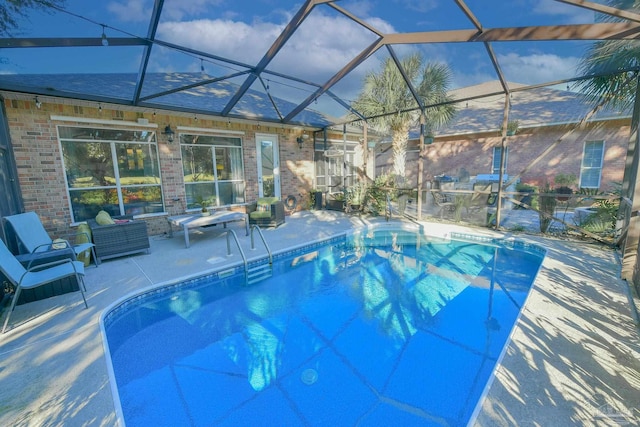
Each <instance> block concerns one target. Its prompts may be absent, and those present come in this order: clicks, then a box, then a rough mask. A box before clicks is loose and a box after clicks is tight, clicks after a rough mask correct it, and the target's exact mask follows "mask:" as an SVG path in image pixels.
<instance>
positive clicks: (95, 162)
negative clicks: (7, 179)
mask: <svg viewBox="0 0 640 427" xmlns="http://www.w3.org/2000/svg"><path fill="white" fill-rule="evenodd" d="M58 132H59V135H60V143H61V145H62V156H63V162H64V169H65V174H66V179H67V191H68V192H69V200H70V203H71V212H72V217H73V220H74V221H84V220H86V219H89V218H93V217H95V216H96V215H97V214H98V212H99V211H100V210H105V211H107V212H109V214H111V215H139V214H145V213H155V212H163V211H164V204H163V200H162V186H161V180H160V167H159V163H158V147H157V145H156V134H155V132H154V131H147V130H143V131H134V130H122V129H98V128H88V127H67V126H64V127H63V126H60V127H59V128H58Z"/></svg>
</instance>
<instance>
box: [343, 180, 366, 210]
mask: <svg viewBox="0 0 640 427" xmlns="http://www.w3.org/2000/svg"><path fill="white" fill-rule="evenodd" d="M365 195H366V189H365V187H364V185H362V184H360V183H359V184H356V185H354V186H352V187H349V188H348V189H347V203H348V204H349V207H350V209H351V210H354V211H358V210H360V208H361V207H362V205H363V203H364V199H365Z"/></svg>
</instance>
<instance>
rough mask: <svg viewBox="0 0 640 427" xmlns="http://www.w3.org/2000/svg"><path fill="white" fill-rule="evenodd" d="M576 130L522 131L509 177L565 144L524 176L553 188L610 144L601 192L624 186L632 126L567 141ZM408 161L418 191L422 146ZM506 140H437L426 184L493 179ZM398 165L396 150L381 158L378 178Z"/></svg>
mask: <svg viewBox="0 0 640 427" xmlns="http://www.w3.org/2000/svg"><path fill="white" fill-rule="evenodd" d="M571 129H573V127H571V126H549V127H540V128H533V129H520V130H519V132H518V134H516V135H514V136H510V137H508V139H507V147H508V148H507V152H508V160H507V171H506V173H507V174H508V175H509V176H515V175H518V174H520V172H521V171H523V170H524V169H525V168H527V167H529V166H530V165H531V164H532V163H533V162H534V161H536V159H538V158H539V157H540V156H542V154H543V152H544V151H545V150H546V149H547V148H548V147H549V146H550V145H551V144H553V143H554V142H555V141H557V140H558V139H559V138H561V137H563V135H564V138H563V141H562V142H560V143H559V144H558V145H557V146H555V147H554V148H553V149H552V150H551V151H550V152H549V153H547V154H546V155H545V156H544V157H543V158H542V159H541V160H540V161H538V162H537V163H536V164H535V165H534V166H533V167H531V168H530V170H528V171H526V172H525V173H523V174H522V175H521V178H520V181H521V182H523V183H527V184H531V185H536V186H540V185H542V184H543V183H544V182H548V183H549V184H551V185H553V179H554V177H555V176H556V175H558V174H561V173H562V174H574V175H575V176H576V178H578V179H579V177H580V168H581V164H582V157H583V149H584V143H585V142H586V141H595V140H604V149H605V152H604V159H603V168H602V174H601V184H600V190H601V191H607V190H610V189H613V188H614V186H615V183H618V182H622V178H623V175H624V165H625V159H626V155H627V146H628V141H629V132H630V123H629V120H611V121H607V122H596V123H591V124H589V125H587V126H586V128H585V129H583V130H579V131H578V130H576V131H574V132H571V133H570V134H568V135H567V132H568V131H569V130H571ZM412 142H413V149H411V148H410V150H411V151H409V153H408V155H407V165H408V167H407V177H408V178H409V179H410V182H412V183H413V185H417V166H416V167H409V165H412V164H413V165H415V164H416V163H415V162H417V160H418V150H417V146H416V142H415V141H412ZM500 144H501V137H500V136H498V135H496V133H494V134H491V135H487V134H478V135H464V136H463V137H459V136H458V137H448V138H437V139H436V140H435V141H434V143H433V144H431V145H427V146H425V152H424V177H423V179H424V182H428V181H432V180H433V178H434V176H437V175H442V174H444V175H449V176H453V177H457V176H458V175H459V173H460V170H461V168H464V169H466V171H467V172H469V174H470V175H471V176H474V175H477V174H489V173H491V166H492V161H493V149H494V147H500ZM392 170H393V160H392V157H391V150H390V149H389V150H386V151H385V152H382V153H379V154H378V156H377V158H376V174H381V173H384V172H391V171H392Z"/></svg>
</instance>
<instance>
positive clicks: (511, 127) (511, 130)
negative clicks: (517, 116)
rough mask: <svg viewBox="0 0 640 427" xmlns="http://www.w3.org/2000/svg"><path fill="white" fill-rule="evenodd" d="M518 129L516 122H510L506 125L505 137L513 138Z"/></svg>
mask: <svg viewBox="0 0 640 427" xmlns="http://www.w3.org/2000/svg"><path fill="white" fill-rule="evenodd" d="M519 127H520V122H519V121H517V120H512V121H510V122H508V123H507V136H513V135H515V134H516V133H517V132H518V128H519Z"/></svg>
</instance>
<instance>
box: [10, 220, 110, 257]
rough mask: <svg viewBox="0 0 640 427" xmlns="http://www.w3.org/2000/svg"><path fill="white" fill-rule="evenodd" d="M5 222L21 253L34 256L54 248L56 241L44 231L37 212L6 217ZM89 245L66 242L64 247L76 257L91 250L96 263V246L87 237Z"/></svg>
mask: <svg viewBox="0 0 640 427" xmlns="http://www.w3.org/2000/svg"><path fill="white" fill-rule="evenodd" d="M4 220H5V221H6V222H7V223H8V224H9V225H10V226H11V228H12V229H13V233H14V234H15V236H16V238H17V240H18V248H19V249H18V251H19V252H20V253H29V254H34V253H36V252H46V251H49V250H51V249H53V248H54V241H53V240H52V239H51V237H50V236H49V234H48V233H47V230H45V229H44V226H43V225H42V222H41V221H40V218H39V217H38V214H36V213H35V212H26V213H21V214H17V215H10V216H6V217H4ZM87 242H88V243H79V244H76V245H72V244H71V243H69V242H68V241H66V240H65V242H64V243H63V247H64V246H65V245H66V246H68V247H71V248H73V252H74V253H75V255H76V257H77V256H78V255H80V254H82V253H83V252H85V251H88V250H90V251H91V254H92V255H93V260H94V262H95V263H96V266H97V265H98V263H97V262H96V252H95V245H94V244H93V243H91V239H89V236H88V235H87Z"/></svg>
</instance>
